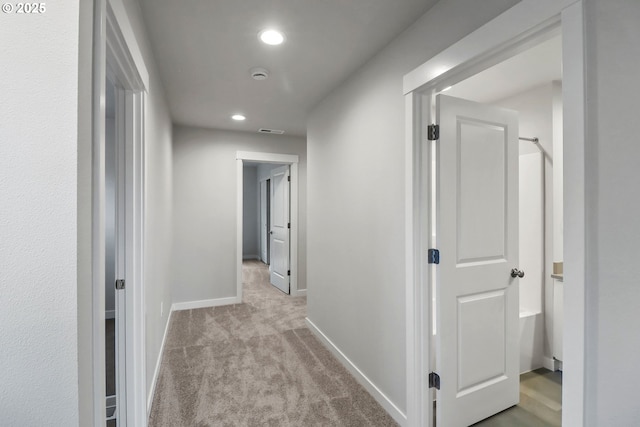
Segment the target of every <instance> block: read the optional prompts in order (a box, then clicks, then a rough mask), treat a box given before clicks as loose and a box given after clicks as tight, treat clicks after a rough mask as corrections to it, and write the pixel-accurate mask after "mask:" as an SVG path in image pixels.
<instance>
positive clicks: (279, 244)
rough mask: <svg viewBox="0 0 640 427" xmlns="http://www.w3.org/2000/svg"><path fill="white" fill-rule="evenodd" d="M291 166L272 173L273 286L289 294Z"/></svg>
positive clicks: (271, 269) (271, 240)
mask: <svg viewBox="0 0 640 427" xmlns="http://www.w3.org/2000/svg"><path fill="white" fill-rule="evenodd" d="M289 192H290V187H289V166H288V165H287V166H282V167H279V168H276V169H273V170H272V171H271V231H270V248H271V256H270V261H271V264H270V265H269V270H270V278H271V284H272V285H273V286H275V287H277V288H278V289H280V290H281V291H282V292H284V293H287V294H288V293H289V235H290V234H289V233H290V222H289V199H290V197H289V196H290V194H289Z"/></svg>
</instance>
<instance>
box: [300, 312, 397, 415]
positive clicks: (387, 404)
mask: <svg viewBox="0 0 640 427" xmlns="http://www.w3.org/2000/svg"><path fill="white" fill-rule="evenodd" d="M305 320H306V322H307V326H308V327H309V329H310V330H311V332H313V334H314V335H315V336H316V337H317V338H318V339H319V340H320V342H322V344H324V346H325V347H327V348H328V349H329V351H331V353H333V355H334V356H335V357H336V358H337V359H338V360H339V361H340V363H342V365H343V366H344V367H345V368H346V369H347V370H348V371H349V372H350V373H351V374H352V375H353V376H354V377H355V378H356V380H357V381H358V382H359V383H360V385H362V386H363V387H364V388H365V389H366V390H367V391H368V392H369V393H370V394H371V396H373V398H374V399H375V400H376V401H377V402H378V403H379V404H380V406H382V407H383V408H384V410H385V411H387V412H388V413H389V415H391V417H392V418H393V419H394V420H396V422H397V423H398V424H400V425H401V426H406V425H407V416H406V415H405V414H404V413H403V412H402V411H401V410H400V409H399V408H398V407H397V406H396V405H395V404H394V403H393V402H392V401H391V400H390V399H389V398H388V397H387V396H386V395H385V394H384V393H383V392H382V391H381V390H380V389H379V388H378V387H377V386H376V385H375V384H374V383H373V382H372V381H371V380H370V379H369V378H367V376H366V375H365V374H364V373H363V372H362V371H361V370H360V369H358V367H357V366H356V365H355V364H354V363H353V362H352V361H351V360H349V358H347V356H345V355H344V353H343V352H342V351H340V349H339V348H338V347H336V345H335V344H334V343H333V342H331V340H330V339H329V338H327V336H326V335H325V334H324V333H322V331H321V330H320V329H318V327H317V326H316V325H315V324H314V323H313V322H312V321H311V320H309V318H308V317H307V318H305Z"/></svg>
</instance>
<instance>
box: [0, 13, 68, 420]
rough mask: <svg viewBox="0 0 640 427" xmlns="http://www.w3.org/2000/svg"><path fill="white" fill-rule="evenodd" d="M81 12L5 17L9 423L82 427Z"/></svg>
mask: <svg viewBox="0 0 640 427" xmlns="http://www.w3.org/2000/svg"><path fill="white" fill-rule="evenodd" d="M12 4H14V3H13V2H12ZM51 6H52V5H51ZM78 16H79V2H78V1H77V0H75V1H73V0H69V1H65V2H57V3H56V4H55V7H50V8H48V10H47V13H45V14H43V15H41V16H27V15H15V14H5V13H2V14H0V52H2V53H1V55H0V64H1V66H0V68H1V69H2V78H0V93H1V94H2V100H1V101H0V117H2V120H0V194H1V195H2V201H1V202H0V236H2V237H1V238H0V265H1V266H2V267H1V270H2V275H0V307H1V308H0V325H2V332H0V361H1V364H2V379H1V380H0V384H1V385H0V414H2V415H1V417H2V418H1V419H2V421H1V423H2V424H3V425H8V426H40V425H50V424H51V423H52V420H53V418H52V417H53V416H55V423H56V424H58V425H65V426H73V425H78V423H79V414H78V412H79V407H78V341H77V333H78V307H77V291H78V281H77V276H76V272H77V270H76V266H77V264H76V261H77V259H76V256H77V253H78V249H77V248H78V246H77V230H78V229H77V202H78V200H77V197H78V193H77V173H78V172H77V159H78V158H77V149H78V145H77V143H78V57H79V55H78V49H79V47H78V40H79V23H78ZM44 41H46V42H44Z"/></svg>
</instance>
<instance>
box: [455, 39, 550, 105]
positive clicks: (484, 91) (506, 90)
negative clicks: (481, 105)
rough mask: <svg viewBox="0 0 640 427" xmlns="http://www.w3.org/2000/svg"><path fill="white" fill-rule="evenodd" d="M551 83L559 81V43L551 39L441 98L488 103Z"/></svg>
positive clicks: (457, 87) (464, 81)
mask: <svg viewBox="0 0 640 427" xmlns="http://www.w3.org/2000/svg"><path fill="white" fill-rule="evenodd" d="M554 80H562V39H561V37H560V36H555V37H553V38H551V39H549V40H547V41H545V42H543V43H541V44H539V45H537V46H534V47H532V48H531V49H528V50H526V51H524V52H522V53H520V54H518V55H516V56H513V57H511V58H509V59H507V60H506V61H503V62H501V63H499V64H497V65H495V66H493V67H491V68H489V69H487V70H485V71H483V72H481V73H478V74H476V75H474V76H472V77H470V78H468V79H466V80H463V81H461V82H460V83H458V84H456V85H455V86H453V87H452V88H451V89H450V90H448V91H446V92H444V93H445V95H449V96H455V97H458V98H464V99H468V100H471V101H476V102H485V103H491V102H495V101H498V100H501V99H505V98H507V97H510V96H512V95H516V94H518V93H521V92H524V91H526V90H528V89H532V88H534V87H537V86H540V85H542V84H545V83H549V82H552V81H554Z"/></svg>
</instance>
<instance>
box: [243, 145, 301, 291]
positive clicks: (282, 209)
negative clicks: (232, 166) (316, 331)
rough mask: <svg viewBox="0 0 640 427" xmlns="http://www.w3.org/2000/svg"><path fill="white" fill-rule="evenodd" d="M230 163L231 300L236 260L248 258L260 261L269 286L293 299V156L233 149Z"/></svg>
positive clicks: (295, 169) (295, 279) (295, 234)
mask: <svg viewBox="0 0 640 427" xmlns="http://www.w3.org/2000/svg"><path fill="white" fill-rule="evenodd" d="M236 159H237V182H238V187H237V239H236V242H237V246H236V248H237V258H236V259H237V265H236V272H237V273H236V275H237V276H236V277H237V298H236V299H237V301H238V302H241V301H242V276H243V269H242V262H243V260H245V259H251V258H253V259H256V260H261V261H264V260H265V258H266V261H267V262H268V265H269V276H270V283H272V284H273V285H274V286H275V287H277V288H278V289H280V290H281V291H282V292H284V293H287V294H290V295H291V296H298V295H299V292H298V162H299V159H298V156H297V155H289V154H274V153H258V152H245V151H239V152H238V153H237V154H236ZM267 190H268V191H267ZM267 208H268V209H267Z"/></svg>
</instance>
